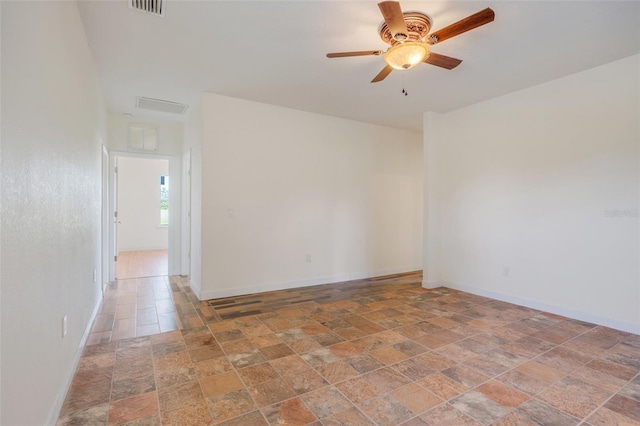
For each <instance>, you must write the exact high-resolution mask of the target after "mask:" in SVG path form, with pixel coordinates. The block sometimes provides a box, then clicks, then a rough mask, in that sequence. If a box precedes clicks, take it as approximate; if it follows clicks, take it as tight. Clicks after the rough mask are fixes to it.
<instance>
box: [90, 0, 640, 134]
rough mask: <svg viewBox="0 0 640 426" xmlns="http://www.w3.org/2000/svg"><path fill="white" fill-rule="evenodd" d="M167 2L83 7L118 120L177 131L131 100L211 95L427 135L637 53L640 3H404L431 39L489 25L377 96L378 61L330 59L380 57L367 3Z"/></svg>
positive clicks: (392, 79)
mask: <svg viewBox="0 0 640 426" xmlns="http://www.w3.org/2000/svg"><path fill="white" fill-rule="evenodd" d="M167 1H168V3H167V7H166V15H165V16H164V17H157V16H153V15H151V14H147V13H144V12H140V11H136V10H131V9H129V8H128V5H127V2H126V1H124V0H116V1H113V0H110V1H81V2H80V13H81V16H82V20H83V22H84V25H85V28H86V32H87V37H88V40H89V46H90V48H91V50H92V52H93V56H94V58H95V61H96V64H97V69H98V73H99V75H100V78H101V83H102V90H103V95H104V97H105V100H106V102H107V105H108V108H109V110H110V111H111V112H113V113H117V114H120V113H131V114H133V115H134V116H137V117H142V118H154V119H162V120H180V119H181V118H182V117H181V116H177V115H171V114H166V113H157V114H155V113H150V112H146V111H144V110H139V109H136V107H135V100H136V97H137V96H146V97H151V98H157V99H165V100H170V101H175V102H181V103H186V104H188V105H190V106H191V107H193V106H194V105H195V104H197V102H198V101H199V99H200V96H201V94H202V92H214V93H218V94H222V95H227V96H232V97H237V98H242V99H247V100H252V101H257V102H264V103H269V104H274V105H280V106H284V107H290V108H295V109H299V110H304V111H311V112H316V113H320V114H327V115H332V116H338V117H344V118H348V119H353V120H360V121H365V122H371V123H377V124H381V125H387V126H392V127H398V128H404V129H412V130H416V131H421V130H422V114H423V112H424V111H437V112H447V111H451V110H454V109H457V108H461V107H464V106H466V105H470V104H473V103H476V102H479V101H482V100H486V99H490V98H493V97H496V96H500V95H503V94H506V93H509V92H513V91H515V90H519V89H523V88H525V87H529V86H532V85H536V84H539V83H542V82H545V81H549V80H553V79H556V78H559V77H562V76H565V75H568V74H572V73H575V72H579V71H582V70H585V69H588V68H592V67H595V66H598V65H601V64H605V63H607V62H611V61H614V60H616V59H621V58H624V57H627V56H630V55H632V54H635V53H638V52H640V2H638V1H621V2H616V1H482V0H477V1H434V2H431V1H403V2H401V3H400V4H401V6H402V9H403V10H404V11H409V10H418V11H422V12H425V13H427V14H429V15H430V16H431V17H432V19H433V21H434V24H433V28H432V29H433V30H437V29H439V28H442V27H445V26H447V25H449V24H451V23H453V22H455V21H457V20H459V19H462V18H464V17H466V16H468V15H470V14H472V13H475V12H477V11H479V10H481V9H484V8H485V7H491V8H492V9H493V10H494V11H495V14H496V18H495V21H494V22H492V23H490V24H487V25H485V26H483V27H480V28H477V29H475V30H472V31H470V32H467V33H464V34H462V35H459V36H457V37H455V38H453V39H450V40H447V41H444V42H442V44H439V45H437V46H434V47H433V48H432V50H433V51H434V52H437V53H441V54H444V55H448V56H453V57H456V58H459V59H462V60H463V62H462V64H461V65H460V66H458V67H457V68H456V69H454V70H451V71H448V70H445V69H442V68H438V67H435V66H432V65H427V64H421V65H419V66H417V67H416V68H413V69H411V70H408V71H394V72H393V73H391V75H390V76H389V77H387V79H386V80H384V81H382V82H380V83H375V84H372V83H369V81H370V80H371V79H372V78H373V77H374V76H375V75H376V74H377V73H378V72H379V71H380V70H381V69H382V68H383V66H384V62H383V59H382V57H380V56H367V57H351V58H336V59H328V58H326V57H325V54H326V53H327V52H340V51H352V50H376V49H382V50H384V49H385V48H386V47H387V45H386V44H384V43H383V42H382V40H380V38H379V36H378V33H377V28H378V25H379V23H380V22H381V20H382V17H381V15H380V12H379V10H378V7H377V5H376V2H375V1H360V2H353V1H239V0H234V1H184V0H167ZM403 87H404V88H406V89H407V91H408V92H409V96H403V95H402V93H401V91H402V89H403Z"/></svg>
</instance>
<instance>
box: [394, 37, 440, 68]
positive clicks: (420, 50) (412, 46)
mask: <svg viewBox="0 0 640 426" xmlns="http://www.w3.org/2000/svg"><path fill="white" fill-rule="evenodd" d="M427 56H429V48H427V45H426V44H425V43H423V42H421V41H406V42H404V43H398V44H396V45H394V46H391V47H390V48H389V50H387V52H386V53H385V54H384V61H385V62H386V63H387V64H389V65H390V66H391V67H393V68H395V69H397V70H408V69H409V68H412V67H414V66H415V65H418V64H419V63H420V62H422V61H424V60H425V59H426V58H427Z"/></svg>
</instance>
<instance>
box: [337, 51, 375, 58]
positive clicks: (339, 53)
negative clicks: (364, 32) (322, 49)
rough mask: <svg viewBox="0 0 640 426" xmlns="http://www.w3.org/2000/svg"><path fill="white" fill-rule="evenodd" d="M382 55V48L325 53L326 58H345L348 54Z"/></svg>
mask: <svg viewBox="0 0 640 426" xmlns="http://www.w3.org/2000/svg"><path fill="white" fill-rule="evenodd" d="M369 55H376V56H378V55H382V50H360V51H357V52H337V53H327V58H346V57H348V56H369Z"/></svg>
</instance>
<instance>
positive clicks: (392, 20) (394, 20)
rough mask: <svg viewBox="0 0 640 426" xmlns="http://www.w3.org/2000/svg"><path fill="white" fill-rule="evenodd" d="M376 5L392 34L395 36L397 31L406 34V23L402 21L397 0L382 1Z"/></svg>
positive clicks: (402, 17)
mask: <svg viewBox="0 0 640 426" xmlns="http://www.w3.org/2000/svg"><path fill="white" fill-rule="evenodd" d="M378 7H379V8H380V12H381V13H382V17H383V18H384V22H386V23H387V27H389V31H391V35H392V36H394V37H395V35H396V34H398V33H400V34H405V35H406V34H407V32H408V31H407V24H406V23H405V22H404V16H403V15H402V9H401V8H400V3H398V2H397V1H383V2H382V3H378ZM405 38H406V37H405ZM403 40H404V39H403Z"/></svg>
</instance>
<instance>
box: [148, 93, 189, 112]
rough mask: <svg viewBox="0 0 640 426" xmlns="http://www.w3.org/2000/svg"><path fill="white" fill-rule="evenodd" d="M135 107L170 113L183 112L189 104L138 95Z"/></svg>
mask: <svg viewBox="0 0 640 426" xmlns="http://www.w3.org/2000/svg"><path fill="white" fill-rule="evenodd" d="M136 107H138V108H140V109H150V110H152V111H160V112H168V113H170V114H184V113H185V112H186V111H187V108H189V105H185V104H180V103H178V102H171V101H163V100H162V99H152V98H143V97H138V98H137V102H136Z"/></svg>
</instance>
